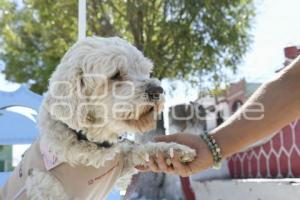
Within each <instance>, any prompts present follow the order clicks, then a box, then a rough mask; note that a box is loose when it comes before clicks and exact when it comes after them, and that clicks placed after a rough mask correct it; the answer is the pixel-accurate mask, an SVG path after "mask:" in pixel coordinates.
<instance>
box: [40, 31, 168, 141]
mask: <svg viewBox="0 0 300 200" xmlns="http://www.w3.org/2000/svg"><path fill="white" fill-rule="evenodd" d="M152 67H153V64H152V62H151V61H150V60H149V59H148V58H146V57H144V56H143V54H142V53H141V52H140V51H139V50H138V49H136V48H135V47H134V46H132V45H130V44H129V43H127V42H126V41H125V40H123V39H120V38H116V37H113V38H99V37H90V38H87V39H85V40H83V41H79V42H77V43H76V44H75V45H74V46H73V47H71V49H70V50H69V51H68V52H67V53H66V54H65V55H64V57H63V58H62V60H61V62H60V64H59V65H58V67H57V69H56V70H55V72H54V73H53V75H52V77H51V79H50V84H49V91H48V93H47V95H46V96H45V103H44V106H45V107H46V109H47V111H48V112H49V113H50V115H51V117H52V118H53V119H54V120H57V121H60V122H63V123H65V124H66V125H67V126H69V127H70V128H71V129H74V130H77V131H79V130H81V131H82V132H83V133H84V134H86V136H87V138H88V139H89V140H92V141H104V140H113V139H114V138H115V137H116V136H117V135H118V134H120V133H124V132H126V131H130V132H139V133H142V132H145V131H148V130H151V129H153V128H154V127H155V124H156V122H155V121H156V117H157V115H158V113H160V112H161V111H162V108H163V103H164V91H163V89H162V88H161V86H160V82H159V81H158V80H157V79H154V78H150V73H151V70H152Z"/></svg>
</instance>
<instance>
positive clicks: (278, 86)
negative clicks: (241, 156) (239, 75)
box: [212, 57, 300, 156]
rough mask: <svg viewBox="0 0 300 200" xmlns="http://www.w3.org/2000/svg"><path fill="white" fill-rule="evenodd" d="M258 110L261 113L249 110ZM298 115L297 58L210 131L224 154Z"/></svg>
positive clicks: (299, 73) (299, 81)
mask: <svg viewBox="0 0 300 200" xmlns="http://www.w3.org/2000/svg"><path fill="white" fill-rule="evenodd" d="M253 109H257V110H259V109H262V110H261V111H263V112H255V113H254V112H251V111H253ZM298 116H300V57H299V58H298V59H297V60H296V61H295V62H294V63H293V64H292V65H291V66H289V67H288V68H287V69H286V70H284V71H283V72H282V73H281V74H280V75H279V76H278V77H277V78H275V79H274V80H272V81H270V82H268V83H266V84H264V85H262V86H261V87H260V88H259V89H258V90H257V91H256V92H255V93H254V94H253V96H252V97H251V98H250V99H249V100H248V101H247V102H246V103H245V104H244V106H243V107H242V108H241V109H240V110H239V111H238V112H237V113H236V114H234V115H233V116H232V117H230V118H229V119H228V120H227V121H226V122H224V123H223V124H222V125H221V126H220V127H218V128H216V129H215V130H213V131H212V133H213V134H215V138H216V140H217V141H218V143H219V144H220V146H221V148H222V151H223V154H224V155H225V156H228V155H231V154H233V153H235V152H237V151H239V150H241V149H242V148H245V147H247V146H249V145H250V144H253V143H255V142H257V141H259V140H260V139H262V138H265V137H267V136H269V135H271V134H272V133H273V132H275V131H276V130H278V129H279V128H281V127H283V126H284V125H285V124H287V123H289V122H290V121H292V120H293V119H295V118H297V117H298Z"/></svg>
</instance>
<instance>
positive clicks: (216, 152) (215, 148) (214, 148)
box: [200, 132, 222, 169]
mask: <svg viewBox="0 0 300 200" xmlns="http://www.w3.org/2000/svg"><path fill="white" fill-rule="evenodd" d="M200 137H201V138H202V140H204V141H205V143H206V144H207V146H208V148H209V150H210V151H211V153H212V156H213V161H214V163H213V166H212V168H214V169H220V168H221V165H222V163H221V161H222V154H221V148H220V147H219V145H218V144H217V143H216V140H215V139H214V138H213V136H212V135H209V134H208V133H206V132H205V133H204V134H201V135H200Z"/></svg>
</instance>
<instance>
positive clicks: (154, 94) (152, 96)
mask: <svg viewBox="0 0 300 200" xmlns="http://www.w3.org/2000/svg"><path fill="white" fill-rule="evenodd" d="M145 93H146V94H147V95H148V97H149V100H151V101H159V100H160V96H161V95H162V94H163V93H164V89H163V88H162V87H160V86H157V85H149V86H148V87H147V89H146V91H145Z"/></svg>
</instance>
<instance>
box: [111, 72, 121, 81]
mask: <svg viewBox="0 0 300 200" xmlns="http://www.w3.org/2000/svg"><path fill="white" fill-rule="evenodd" d="M110 79H111V80H120V79H121V73H120V71H118V72H117V73H116V74H115V75H113V76H112V77H111V78H110Z"/></svg>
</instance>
